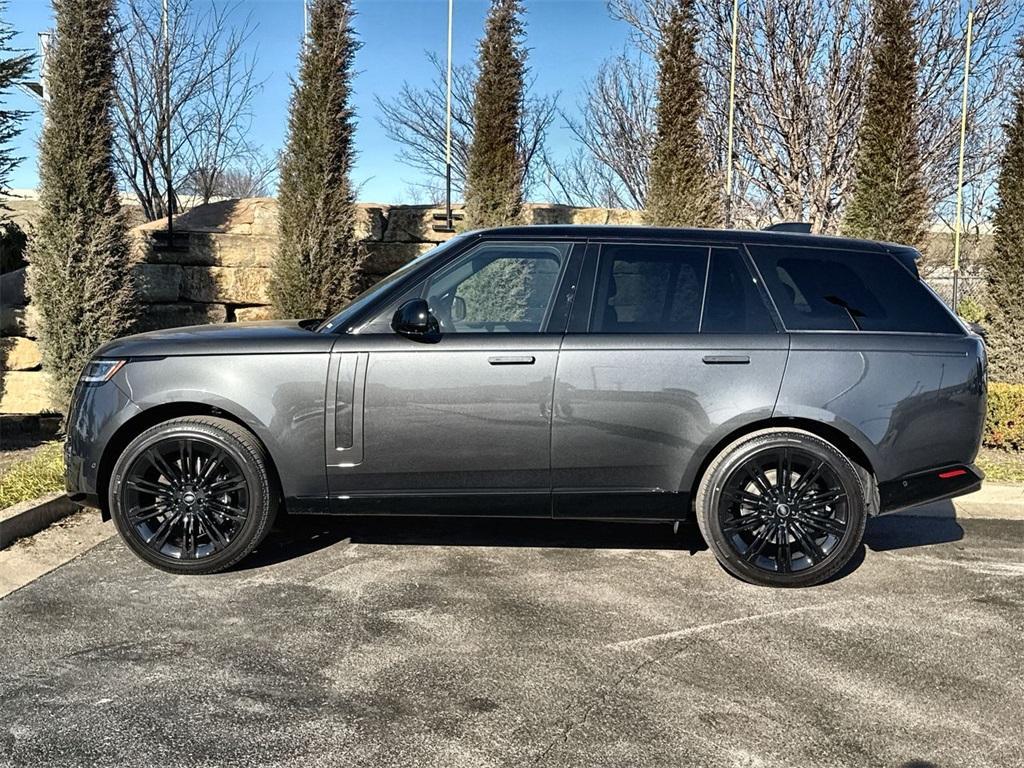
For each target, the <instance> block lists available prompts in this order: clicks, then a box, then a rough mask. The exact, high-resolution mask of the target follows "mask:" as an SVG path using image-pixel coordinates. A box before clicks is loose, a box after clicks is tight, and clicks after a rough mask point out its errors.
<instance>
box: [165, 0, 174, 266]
mask: <svg viewBox="0 0 1024 768" xmlns="http://www.w3.org/2000/svg"><path fill="white" fill-rule="evenodd" d="M163 11H164V12H163V35H164V82H163V86H164V92H163V97H164V130H165V131H166V132H167V165H166V178H165V181H166V186H167V245H168V247H173V246H174V181H173V179H172V178H171V176H172V174H171V36H170V32H169V30H168V15H169V12H168V10H167V0H163Z"/></svg>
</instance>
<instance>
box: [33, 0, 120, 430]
mask: <svg viewBox="0 0 1024 768" xmlns="http://www.w3.org/2000/svg"><path fill="white" fill-rule="evenodd" d="M53 10H54V15H55V17H56V22H57V33H56V35H55V37H54V42H53V43H52V45H51V47H50V50H49V53H48V56H47V60H46V72H47V79H48V83H49V88H50V94H51V97H52V98H51V99H50V101H49V102H48V103H47V106H46V121H45V122H44V123H43V135H42V139H41V141H40V143H39V203H40V207H41V208H42V213H41V215H40V217H39V223H38V224H37V225H36V229H35V232H34V235H33V239H32V242H31V243H30V244H29V252H28V260H29V264H30V265H31V269H30V270H29V276H28V277H29V281H28V288H29V295H30V296H31V297H32V303H33V304H34V305H36V307H37V308H38V309H39V319H40V341H41V342H42V348H43V365H44V367H45V368H46V370H47V371H48V372H49V374H50V381H51V382H52V386H53V392H52V395H53V401H54V405H55V406H56V407H57V408H58V410H64V409H65V408H66V407H67V404H68V401H69V400H70V399H71V391H72V389H73V388H74V386H75V382H76V381H77V379H78V375H79V372H80V371H81V370H82V368H83V367H84V366H85V364H86V362H88V360H89V357H90V356H91V355H92V353H93V352H94V351H95V350H96V348H97V347H98V346H99V345H100V344H102V343H103V342H105V341H109V340H110V339H112V338H115V337H117V336H120V335H122V334H124V333H126V332H127V331H128V329H129V328H130V327H131V323H132V321H133V316H134V311H135V291H134V284H133V281H132V272H131V263H132V257H131V249H130V246H129V242H128V236H127V228H126V224H125V218H124V215H123V213H122V211H121V202H120V197H119V195H118V192H117V179H116V177H115V176H114V166H113V155H112V149H113V141H114V126H113V122H112V119H111V116H112V115H111V110H112V108H113V98H114V46H113V23H114V0H56V1H55V2H54V4H53Z"/></svg>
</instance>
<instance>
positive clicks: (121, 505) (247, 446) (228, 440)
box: [110, 417, 276, 573]
mask: <svg viewBox="0 0 1024 768" xmlns="http://www.w3.org/2000/svg"><path fill="white" fill-rule="evenodd" d="M110 504H111V512H112V516H113V517H114V520H115V523H116V524H117V527H118V530H119V532H120V533H121V536H122V537H123V538H124V539H125V542H126V543H127V544H128V545H129V546H130V547H131V548H132V550H133V551H135V552H136V554H138V555H139V556H141V557H142V558H143V559H145V560H147V561H149V562H151V563H153V564H154V565H157V566H158V567H161V568H164V569H165V570H169V571H172V572H175V573H212V572H214V571H218V570H222V569H224V568H227V567H228V566H230V565H231V564H233V563H235V562H237V561H238V560H239V559H241V558H242V557H244V556H245V555H246V554H248V553H249V552H251V551H252V550H253V549H254V548H255V547H256V546H257V545H258V544H259V542H260V541H261V540H262V538H263V536H264V535H265V534H266V532H267V530H269V528H270V523H271V521H272V519H273V514H274V507H275V506H276V505H275V504H273V495H272V494H271V492H270V483H269V478H268V474H267V459H266V456H265V454H264V452H263V450H262V447H261V446H260V444H259V443H258V441H256V439H255V438H254V437H253V436H252V435H251V434H250V433H249V432H247V431H246V430H244V429H242V428H241V427H239V426H238V425H237V424H234V423H233V422H230V421H226V420H224V419H216V418H213V417H191V418H186V419H176V420H172V421H168V422H164V423H163V424H159V425H157V426H156V427H153V428H152V429H149V430H147V431H146V432H144V433H143V434H142V435H140V436H139V437H137V438H136V439H135V440H133V441H132V443H130V444H129V446H128V447H127V448H126V449H125V451H124V453H123V454H122V455H121V457H120V458H119V459H118V462H117V465H116V466H115V468H114V473H113V476H112V478H111V490H110Z"/></svg>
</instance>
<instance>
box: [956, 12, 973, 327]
mask: <svg viewBox="0 0 1024 768" xmlns="http://www.w3.org/2000/svg"><path fill="white" fill-rule="evenodd" d="M973 32H974V9H973V8H972V9H971V10H969V11H968V12H967V50H966V51H965V53H964V92H963V98H962V100H961V102H960V159H959V161H958V163H957V169H956V222H955V223H954V224H953V226H954V235H953V311H954V312H956V308H957V306H959V304H960V236H961V233H962V231H963V214H964V146H965V144H966V142H967V91H968V88H967V81H968V79H969V78H970V76H971V36H972V34H973Z"/></svg>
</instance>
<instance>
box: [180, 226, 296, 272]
mask: <svg viewBox="0 0 1024 768" xmlns="http://www.w3.org/2000/svg"><path fill="white" fill-rule="evenodd" d="M277 244H278V238H277V236H276V235H273V236H271V235H234V234H219V233H215V234H195V235H192V239H191V250H192V251H193V254H192V256H193V259H192V263H193V264H208V265H210V266H218V267H269V266H272V265H273V263H274V258H275V257H276V255H277Z"/></svg>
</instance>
